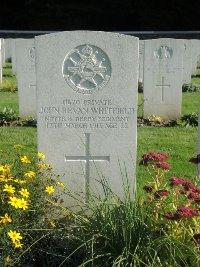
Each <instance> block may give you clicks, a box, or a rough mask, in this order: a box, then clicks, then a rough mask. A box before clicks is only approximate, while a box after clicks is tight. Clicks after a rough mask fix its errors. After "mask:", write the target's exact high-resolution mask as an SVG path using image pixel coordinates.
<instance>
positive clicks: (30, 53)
mask: <svg viewBox="0 0 200 267" xmlns="http://www.w3.org/2000/svg"><path fill="white" fill-rule="evenodd" d="M15 50H16V63H17V66H16V70H17V87H18V97H19V115H20V117H21V118H25V117H33V118H36V116H37V115H36V113H37V111H36V75H35V48H34V39H17V40H16V41H15Z"/></svg>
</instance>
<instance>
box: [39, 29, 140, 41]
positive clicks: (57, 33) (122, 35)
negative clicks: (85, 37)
mask: <svg viewBox="0 0 200 267" xmlns="http://www.w3.org/2000/svg"><path fill="white" fill-rule="evenodd" d="M65 33H69V34H78V33H80V34H102V35H112V36H116V37H117V36H119V37H123V38H127V39H130V40H133V39H134V40H139V37H136V36H130V35H127V34H122V33H114V32H108V31H90V30H76V31H61V32H54V33H47V34H43V35H40V36H35V39H36V40H39V39H43V38H46V37H47V36H49V37H50V36H59V35H62V34H65Z"/></svg>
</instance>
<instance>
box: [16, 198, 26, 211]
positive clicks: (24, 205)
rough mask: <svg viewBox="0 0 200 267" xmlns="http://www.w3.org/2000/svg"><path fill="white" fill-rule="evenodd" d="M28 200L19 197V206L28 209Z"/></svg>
mask: <svg viewBox="0 0 200 267" xmlns="http://www.w3.org/2000/svg"><path fill="white" fill-rule="evenodd" d="M28 205H29V204H28V202H27V201H26V200H25V199H24V198H21V199H20V198H19V199H18V206H19V208H20V209H23V210H26V209H28Z"/></svg>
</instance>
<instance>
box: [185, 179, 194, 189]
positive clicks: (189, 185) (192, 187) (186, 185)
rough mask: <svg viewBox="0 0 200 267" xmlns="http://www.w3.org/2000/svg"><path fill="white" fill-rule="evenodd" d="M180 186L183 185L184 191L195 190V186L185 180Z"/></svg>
mask: <svg viewBox="0 0 200 267" xmlns="http://www.w3.org/2000/svg"><path fill="white" fill-rule="evenodd" d="M182 185H183V187H184V189H185V190H195V189H196V186H195V185H194V184H193V183H192V182H190V181H187V180H186V181H185V182H184V183H183V184H182Z"/></svg>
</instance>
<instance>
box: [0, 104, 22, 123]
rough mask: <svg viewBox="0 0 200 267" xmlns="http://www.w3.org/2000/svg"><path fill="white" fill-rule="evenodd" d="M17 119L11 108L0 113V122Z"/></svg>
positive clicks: (6, 108)
mask: <svg viewBox="0 0 200 267" xmlns="http://www.w3.org/2000/svg"><path fill="white" fill-rule="evenodd" d="M17 119H18V116H17V114H16V112H15V111H14V110H13V109H12V108H9V107H5V108H4V109H3V110H2V111H0V122H9V121H13V120H17Z"/></svg>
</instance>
